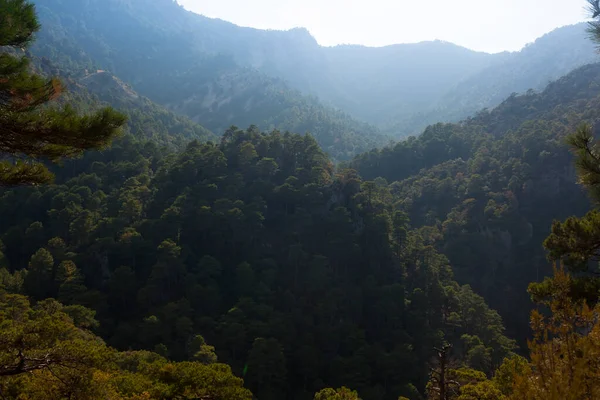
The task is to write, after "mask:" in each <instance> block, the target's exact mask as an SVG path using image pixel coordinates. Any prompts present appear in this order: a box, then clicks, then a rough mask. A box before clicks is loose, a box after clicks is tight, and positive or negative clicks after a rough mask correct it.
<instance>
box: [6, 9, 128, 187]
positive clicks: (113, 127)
mask: <svg viewBox="0 0 600 400" xmlns="http://www.w3.org/2000/svg"><path fill="white" fill-rule="evenodd" d="M39 29H40V25H39V24H38V21H37V17H36V14H35V8H34V6H33V4H31V3H29V2H28V1H26V0H0V49H3V50H2V51H0V185H21V184H40V183H47V182H49V181H51V179H52V174H51V173H50V171H49V170H48V168H47V167H46V166H45V165H44V163H43V161H44V160H49V161H57V160H59V159H61V158H64V157H73V156H76V155H78V154H80V153H81V152H82V151H84V150H88V149H95V148H101V147H103V146H106V145H107V144H108V143H109V142H110V141H111V139H112V138H113V137H114V136H115V135H116V134H117V132H118V129H119V128H120V127H121V126H122V125H123V124H124V123H125V116H123V115H121V114H120V113H117V112H116V111H114V110H112V109H110V108H106V109H103V110H100V111H99V112H97V113H96V114H94V115H90V116H79V115H77V114H76V113H75V112H74V110H73V109H72V108H70V107H68V106H67V107H64V108H58V107H48V106H46V105H47V103H48V102H50V101H51V100H53V99H56V98H57V97H58V96H59V95H60V94H61V93H62V92H63V91H64V87H63V85H62V84H61V82H60V81H59V80H58V79H57V78H50V79H45V78H43V77H41V76H39V75H36V74H35V73H32V72H31V65H30V61H29V59H28V58H27V57H25V56H22V55H20V54H21V53H22V52H23V51H24V49H25V48H26V47H27V46H28V45H29V44H30V43H31V42H32V40H33V38H34V34H35V32H37V31H38V30H39Z"/></svg>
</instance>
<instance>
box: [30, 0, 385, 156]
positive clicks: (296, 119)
mask: <svg viewBox="0 0 600 400" xmlns="http://www.w3.org/2000/svg"><path fill="white" fill-rule="evenodd" d="M36 5H37V6H38V11H39V15H40V19H41V22H42V26H43V28H42V32H41V33H40V35H39V37H38V42H37V43H36V45H35V46H34V47H33V49H32V51H33V52H34V54H38V55H40V56H45V57H48V58H50V59H51V60H54V59H57V58H63V59H64V58H68V59H66V60H63V61H61V63H63V64H73V65H78V64H79V65H86V66H87V65H94V66H95V67H96V68H98V67H100V68H102V69H106V70H109V71H110V72H111V73H113V74H115V75H116V76H118V77H119V78H121V79H123V80H124V81H125V82H128V83H130V84H131V85H132V87H133V88H134V89H135V90H136V91H138V92H139V93H140V94H142V95H144V96H148V97H149V98H150V99H152V100H153V101H156V102H158V103H160V104H163V105H165V106H167V107H168V108H170V109H171V110H175V111H177V112H179V113H181V114H183V115H187V116H189V117H190V118H192V119H193V120H194V121H196V122H198V123H200V124H202V125H203V126H205V127H207V128H208V129H210V130H212V131H213V132H219V133H220V132H223V131H224V130H225V129H227V128H229V126H231V125H238V126H249V125H251V124H256V125H258V126H259V127H261V128H262V129H270V128H277V129H280V130H293V131H297V132H301V133H305V132H310V133H311V134H313V135H314V136H315V137H316V138H317V140H318V141H319V143H320V144H321V146H322V147H323V148H324V149H325V150H326V151H328V152H329V153H330V154H331V155H332V156H333V157H334V158H338V159H346V158H348V157H350V156H352V155H354V154H357V153H359V152H361V151H366V150H369V149H370V148H373V147H375V146H380V145H383V144H385V143H386V142H387V139H386V138H385V137H384V136H383V135H380V134H379V133H378V131H377V129H376V128H374V127H372V126H368V125H366V124H363V123H359V122H357V121H355V120H353V119H352V118H351V117H349V116H348V115H345V114H344V113H341V112H339V111H336V110H334V109H332V108H328V107H324V106H323V105H321V104H320V103H319V102H318V100H316V99H314V98H309V97H304V96H302V95H301V94H300V93H299V92H297V91H295V90H292V89H290V88H289V87H288V85H287V84H286V83H285V82H283V81H282V80H281V79H276V78H272V77H269V76H266V75H264V74H263V73H261V72H259V71H257V70H255V69H252V68H250V67H245V66H240V65H239V64H238V63H237V62H236V59H235V57H233V56H232V55H228V54H217V52H216V50H215V49H216V47H215V46H216V45H215V43H217V44H219V43H221V45H220V46H225V45H226V44H228V43H231V41H230V40H229V39H228V36H227V29H224V30H222V31H219V30H216V29H213V27H212V25H210V26H205V25H204V24H203V23H202V22H203V21H204V19H203V18H202V17H200V16H198V15H195V14H192V13H189V12H187V11H185V10H183V9H182V8H180V7H179V6H178V5H177V4H176V3H174V2H172V1H170V0H160V1H156V2H152V5H150V6H148V5H147V3H146V2H145V1H141V0H130V1H120V0H108V1H102V2H100V1H97V0H96V1H94V0H86V1H82V2H70V1H61V0H38V1H37V2H36ZM165 21H169V22H168V23H165ZM212 22H215V23H217V24H220V23H219V22H218V21H212V20H211V23H212ZM225 25H226V24H225ZM222 43H225V44H222ZM217 47H218V46H217ZM65 53H66V55H65ZM74 73H78V72H76V71H75V72H74Z"/></svg>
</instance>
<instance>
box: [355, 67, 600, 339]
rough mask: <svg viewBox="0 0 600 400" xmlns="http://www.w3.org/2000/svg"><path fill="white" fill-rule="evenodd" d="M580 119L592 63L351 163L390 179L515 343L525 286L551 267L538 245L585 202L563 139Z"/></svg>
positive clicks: (591, 114) (593, 112)
mask: <svg viewBox="0 0 600 400" xmlns="http://www.w3.org/2000/svg"><path fill="white" fill-rule="evenodd" d="M582 122H588V123H591V124H593V125H595V126H596V130H598V126H599V125H600V64H591V65H587V66H584V67H581V68H579V69H577V70H575V71H573V72H572V73H570V74H569V75H567V76H565V77H563V78H561V79H559V80H558V81H556V82H553V83H551V84H550V85H549V86H548V87H547V88H546V89H545V90H544V91H543V92H541V93H533V92H530V93H528V94H525V95H522V96H511V97H510V98H508V99H507V100H506V101H504V102H503V103H502V104H500V105H499V106H498V107H497V108H495V109H493V110H491V111H486V112H481V113H479V114H478V115H477V116H476V117H474V118H470V119H467V120H465V121H463V122H461V123H458V124H436V125H432V126H430V127H428V128H427V129H426V130H425V131H424V132H423V133H422V134H421V135H420V136H419V137H417V138H415V137H412V138H410V139H408V140H406V141H404V142H401V143H398V144H396V145H395V146H393V147H388V148H385V149H382V150H380V151H372V152H370V153H367V154H363V155H361V156H359V157H357V158H356V159H355V160H354V161H353V162H352V163H351V164H350V166H351V167H353V168H355V169H356V170H358V171H359V173H360V175H361V176H363V177H364V178H366V179H375V178H377V177H383V178H385V179H386V180H387V181H389V182H394V183H392V184H391V186H390V189H391V190H392V192H393V194H394V196H395V197H396V199H397V201H400V202H401V203H402V204H404V206H403V207H404V209H405V210H406V211H407V213H408V214H409V215H410V219H411V221H412V223H413V224H415V225H414V226H415V227H421V228H423V229H427V230H428V234H429V235H430V237H431V238H432V241H434V243H435V244H436V246H437V248H438V249H439V250H440V251H442V252H443V253H444V254H445V255H446V256H448V257H449V259H450V262H451V264H452V265H453V266H454V273H455V276H456V278H457V280H458V281H459V282H460V283H464V284H470V285H472V287H473V288H474V289H475V291H476V292H477V293H478V294H480V295H482V296H484V298H485V299H486V301H488V302H489V303H490V305H491V306H492V307H493V308H495V309H497V310H498V311H499V312H500V314H501V315H502V316H503V318H504V320H505V321H506V324H507V328H508V329H509V332H511V336H512V337H515V338H518V339H519V340H520V341H521V342H522V343H523V342H524V341H525V339H526V338H527V337H528V335H529V327H528V320H529V310H530V307H527V306H525V305H526V304H529V298H528V295H527V292H526V289H527V285H528V284H529V283H530V282H532V281H539V280H541V279H542V278H543V277H544V276H548V275H550V274H551V273H552V266H551V265H550V264H549V263H548V262H547V261H546V257H545V252H544V249H543V247H542V242H543V240H544V239H545V238H546V237H547V236H548V234H549V232H550V228H551V224H552V221H553V220H555V219H558V220H560V219H565V218H567V217H569V216H571V215H583V214H584V213H586V212H587V210H589V207H590V204H589V200H588V199H587V196H586V195H585V193H584V192H583V190H582V189H581V187H579V186H578V185H577V182H576V174H575V168H574V166H573V162H572V161H573V160H572V157H571V154H570V152H569V149H568V147H567V146H566V142H565V137H566V135H568V134H570V133H572V132H574V131H575V130H576V128H577V126H579V125H580V124H581V123H582Z"/></svg>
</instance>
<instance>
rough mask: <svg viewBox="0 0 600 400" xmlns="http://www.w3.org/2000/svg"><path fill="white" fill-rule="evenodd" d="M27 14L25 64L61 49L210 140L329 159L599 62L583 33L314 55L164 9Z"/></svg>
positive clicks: (265, 34) (292, 36) (314, 49)
mask: <svg viewBox="0 0 600 400" xmlns="http://www.w3.org/2000/svg"><path fill="white" fill-rule="evenodd" d="M35 3H36V5H37V6H38V12H39V15H40V20H41V23H42V26H43V29H42V32H41V33H40V34H39V40H38V42H37V43H36V45H35V47H34V48H33V52H34V54H37V55H40V56H46V57H50V58H52V56H53V55H54V54H57V53H58V50H57V49H59V48H60V50H61V52H62V53H63V54H62V55H61V57H68V58H69V61H68V62H67V64H71V65H73V66H74V68H75V70H77V73H81V69H82V68H81V66H82V65H86V66H88V67H89V68H90V69H93V68H92V65H93V66H94V68H98V69H103V70H107V71H109V72H111V73H113V74H115V75H116V76H117V77H119V78H120V79H122V80H123V81H125V82H127V83H129V84H131V86H132V88H133V89H134V90H135V91H137V92H139V93H140V94H142V95H144V96H147V97H149V98H150V99H151V100H153V101H154V102H156V103H159V104H161V105H163V106H165V107H167V108H168V109H170V110H172V111H175V112H177V113H179V114H182V115H186V116H188V117H190V118H191V119H192V120H194V121H196V122H197V123H200V124H202V125H203V126H205V127H206V128H208V129H210V130H211V131H213V132H215V133H217V134H220V133H222V132H223V131H224V130H225V129H227V128H228V127H229V126H230V125H237V126H249V125H250V124H258V125H259V127H260V128H262V129H269V128H274V127H276V128H278V129H281V130H291V131H296V132H302V133H304V132H310V133H312V134H313V135H314V136H315V137H316V138H317V140H318V141H319V143H320V144H321V145H322V146H323V147H324V149H325V150H326V151H327V152H329V153H330V154H331V155H332V156H334V157H335V158H337V159H347V158H348V157H350V156H352V155H354V154H357V153H359V152H361V151H366V150H369V149H370V148H372V147H376V146H382V145H384V144H386V143H387V142H388V141H389V140H390V139H398V138H402V137H405V136H407V135H409V134H416V133H419V131H420V130H422V129H423V128H424V127H425V126H426V125H428V124H429V123H433V122H437V121H457V120H460V119H462V118H464V117H467V116H469V115H471V114H473V113H474V112H476V111H478V110H480V109H482V108H485V107H493V106H495V105H497V104H499V103H500V102H501V101H502V100H503V99H504V98H506V97H507V96H508V95H510V94H511V93H513V92H524V91H526V90H528V89H536V90H539V89H543V88H544V86H545V85H546V84H547V83H548V82H549V81H551V80H554V79H557V78H559V77H560V76H562V75H564V74H566V73H568V72H569V71H570V70H572V69H574V68H575V67H578V66H581V65H584V64H587V63H590V62H594V61H595V60H596V59H597V56H596V54H595V52H594V49H593V45H592V44H591V43H590V42H589V41H588V40H587V36H586V33H585V25H584V24H580V25H575V26H568V27H564V28H560V29H557V30H556V31H554V32H552V33H549V34H548V35H546V36H544V37H542V38H540V39H539V40H537V41H536V42H535V43H533V44H531V45H529V46H527V47H526V48H525V49H523V50H522V51H521V52H517V53H501V54H493V55H490V54H486V53H480V52H474V51H471V50H468V49H465V48H462V47H459V46H456V45H453V44H451V43H446V42H441V41H436V42H424V43H418V44H399V45H394V46H387V47H382V48H368V47H364V46H350V45H349V46H337V47H322V46H319V45H318V43H317V42H316V40H315V39H314V38H313V37H312V36H311V35H310V34H309V33H308V31H307V30H305V29H292V30H290V31H263V30H257V29H252V28H243V27H238V26H236V25H233V24H231V23H228V22H225V21H222V20H217V19H210V18H207V17H204V16H201V15H197V14H194V13H192V12H189V11H186V10H185V9H184V8H182V7H180V6H179V5H178V4H177V3H176V2H174V1H171V0H157V1H152V2H148V1H144V0H128V1H125V0H106V1H97V0H84V1H77V2H75V1H60V0H37V1H36V2H35ZM63 49H66V51H63ZM359 121H362V122H359Z"/></svg>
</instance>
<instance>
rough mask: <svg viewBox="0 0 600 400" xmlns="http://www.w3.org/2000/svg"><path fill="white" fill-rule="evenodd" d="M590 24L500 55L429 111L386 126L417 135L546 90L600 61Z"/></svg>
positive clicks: (399, 117) (568, 28) (398, 118)
mask: <svg viewBox="0 0 600 400" xmlns="http://www.w3.org/2000/svg"><path fill="white" fill-rule="evenodd" d="M586 28H587V26H586V24H583V23H582V24H577V25H572V26H566V27H564V28H559V29H556V30H554V31H552V32H550V33H548V34H546V35H544V36H543V37H541V38H539V39H538V40H536V41H535V42H534V43H531V44H529V45H527V46H526V47H525V48H524V49H523V50H521V51H519V52H515V53H504V54H502V55H498V56H497V58H496V59H495V60H494V62H493V63H491V64H490V65H489V66H487V67H486V68H483V69H482V70H481V71H479V72H477V73H475V74H472V75H471V76H469V77H468V78H466V79H464V80H462V81H460V82H459V83H458V84H456V85H455V87H453V88H452V89H451V90H449V91H447V92H446V93H445V94H444V95H443V96H442V97H440V98H439V99H437V100H436V101H435V103H433V105H431V106H430V107H429V109H428V110H427V111H425V112H422V113H417V114H413V115H411V116H409V118H407V117H406V115H405V114H404V113H401V114H399V115H397V116H396V117H395V118H393V119H392V121H393V120H394V119H395V120H396V122H391V123H390V124H389V125H388V126H387V127H386V128H385V131H386V132H390V133H393V132H407V133H411V134H417V133H421V131H422V130H423V129H424V128H425V127H426V125H429V124H434V123H437V122H441V121H443V122H456V121H459V120H462V119H464V118H466V117H468V116H471V115H473V114H475V113H476V112H478V111H480V110H482V109H486V108H494V107H496V106H497V105H499V104H500V103H501V102H502V101H504V100H505V99H506V98H507V97H508V96H510V95H511V94H513V93H517V94H523V93H525V92H527V91H528V90H530V89H533V90H536V91H542V90H543V89H544V88H545V87H546V86H547V85H548V84H549V83H550V82H551V81H555V80H557V79H559V78H561V77H562V76H564V75H566V74H568V73H569V72H571V71H572V70H573V69H575V68H576V67H580V66H583V65H585V64H589V63H596V62H599V61H600V57H599V56H598V54H597V52H596V51H595V49H594V45H593V43H592V42H591V41H590V40H588V39H589V35H588V33H587V32H586Z"/></svg>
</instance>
